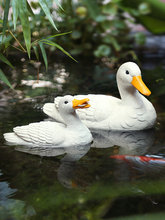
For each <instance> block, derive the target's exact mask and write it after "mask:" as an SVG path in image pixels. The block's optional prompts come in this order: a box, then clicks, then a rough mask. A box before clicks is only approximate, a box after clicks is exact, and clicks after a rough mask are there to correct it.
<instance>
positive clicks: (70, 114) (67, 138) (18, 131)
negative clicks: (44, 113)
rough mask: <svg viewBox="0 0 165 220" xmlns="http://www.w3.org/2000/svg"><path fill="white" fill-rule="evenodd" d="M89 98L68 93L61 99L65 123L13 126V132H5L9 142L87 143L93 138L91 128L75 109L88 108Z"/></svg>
mask: <svg viewBox="0 0 165 220" xmlns="http://www.w3.org/2000/svg"><path fill="white" fill-rule="evenodd" d="M88 101H89V99H88V98H85V99H83V100H76V99H74V98H73V96H70V95H67V96H64V97H63V98H61V99H60V102H59V106H58V108H59V112H60V115H61V117H62V118H63V120H64V122H65V124H61V123H58V122H52V121H41V122H36V123H31V124H29V125H25V126H17V127H15V128H13V131H14V132H12V133H5V134H4V138H5V140H6V141H7V142H10V143H13V144H18V145H33V146H36V145H37V146H52V147H70V146H77V145H86V144H89V143H91V142H92V140H93V138H92V135H91V133H90V131H89V129H88V128H87V127H86V126H85V125H84V124H83V123H82V122H81V120H80V118H79V117H78V116H77V114H76V112H75V109H78V108H88V107H90V105H89V104H88Z"/></svg>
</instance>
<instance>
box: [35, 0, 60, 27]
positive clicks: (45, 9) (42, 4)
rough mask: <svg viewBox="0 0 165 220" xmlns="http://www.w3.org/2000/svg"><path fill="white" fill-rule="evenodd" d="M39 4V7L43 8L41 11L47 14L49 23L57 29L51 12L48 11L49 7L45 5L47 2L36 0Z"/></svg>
mask: <svg viewBox="0 0 165 220" xmlns="http://www.w3.org/2000/svg"><path fill="white" fill-rule="evenodd" d="M38 1H39V3H40V5H41V8H42V9H43V11H44V12H45V15H46V16H47V18H48V19H49V21H50V23H51V24H52V25H53V27H54V28H55V29H56V30H57V27H56V26H55V24H54V21H53V19H52V16H51V13H50V10H49V7H48V5H47V2H46V0H38Z"/></svg>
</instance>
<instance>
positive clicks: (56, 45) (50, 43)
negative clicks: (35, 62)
mask: <svg viewBox="0 0 165 220" xmlns="http://www.w3.org/2000/svg"><path fill="white" fill-rule="evenodd" d="M41 41H42V43H44V44H48V45H50V46H55V47H57V48H58V49H59V50H61V51H62V52H63V53H65V54H66V55H67V56H69V57H70V58H71V59H72V60H74V61H75V62H77V60H75V59H74V58H73V57H72V56H71V55H70V54H69V53H68V52H67V51H66V50H64V49H63V48H62V47H61V46H60V45H58V44H56V43H54V42H53V41H50V40H47V39H43V40H41ZM41 41H40V42H41Z"/></svg>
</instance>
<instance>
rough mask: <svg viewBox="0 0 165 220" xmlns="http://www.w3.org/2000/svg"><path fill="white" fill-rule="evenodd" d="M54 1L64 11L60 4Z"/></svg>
mask: <svg viewBox="0 0 165 220" xmlns="http://www.w3.org/2000/svg"><path fill="white" fill-rule="evenodd" d="M54 1H55V2H56V4H57V5H58V6H59V7H60V8H61V9H62V10H63V11H64V9H63V7H62V6H61V5H60V3H59V1H58V0H54Z"/></svg>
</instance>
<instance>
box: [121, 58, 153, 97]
mask: <svg viewBox="0 0 165 220" xmlns="http://www.w3.org/2000/svg"><path fill="white" fill-rule="evenodd" d="M117 83H118V86H119V91H120V90H121V89H122V88H123V89H125V90H131V88H132V86H133V87H135V88H136V89H137V90H138V91H139V92H140V93H142V94H143V95H146V96H149V95H150V94H151V91H150V90H149V89H148V88H147V86H146V85H145V84H144V82H143V80H142V77H141V71H140V68H139V67H138V65H137V64H136V63H133V62H126V63H124V64H122V65H121V66H120V68H119V69H118V71H117Z"/></svg>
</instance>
